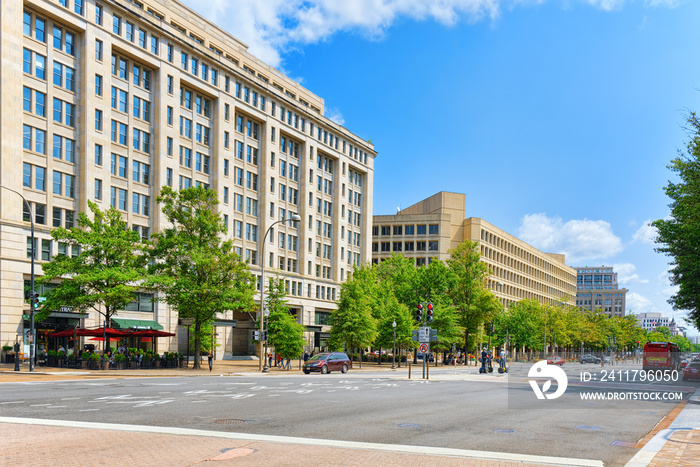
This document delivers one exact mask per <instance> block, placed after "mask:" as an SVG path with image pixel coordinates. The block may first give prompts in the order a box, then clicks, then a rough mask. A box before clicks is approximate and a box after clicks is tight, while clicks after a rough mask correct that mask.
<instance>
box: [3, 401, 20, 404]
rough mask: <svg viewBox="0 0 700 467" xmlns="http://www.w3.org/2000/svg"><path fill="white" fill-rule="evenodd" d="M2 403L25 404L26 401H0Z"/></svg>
mask: <svg viewBox="0 0 700 467" xmlns="http://www.w3.org/2000/svg"><path fill="white" fill-rule="evenodd" d="M0 404H24V401H7V402H0Z"/></svg>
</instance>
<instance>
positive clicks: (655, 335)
mask: <svg viewBox="0 0 700 467" xmlns="http://www.w3.org/2000/svg"><path fill="white" fill-rule="evenodd" d="M647 340H648V341H649V342H666V337H665V336H664V335H663V334H661V333H660V332H657V331H651V332H649V333H647Z"/></svg>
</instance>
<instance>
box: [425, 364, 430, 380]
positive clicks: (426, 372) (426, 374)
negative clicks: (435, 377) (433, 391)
mask: <svg viewBox="0 0 700 467" xmlns="http://www.w3.org/2000/svg"><path fill="white" fill-rule="evenodd" d="M425 379H430V365H425Z"/></svg>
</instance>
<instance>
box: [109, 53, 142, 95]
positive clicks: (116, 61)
mask: <svg viewBox="0 0 700 467" xmlns="http://www.w3.org/2000/svg"><path fill="white" fill-rule="evenodd" d="M129 63H130V61H129V60H128V59H126V58H124V57H121V56H119V55H117V54H112V75H114V76H117V77H119V78H121V79H123V80H126V81H129V72H130V70H129ZM131 77H132V80H131V82H132V83H133V84H134V85H135V86H138V87H140V88H143V89H145V90H146V91H150V90H151V70H149V69H148V68H146V67H144V66H143V65H140V64H138V63H136V62H132V63H131Z"/></svg>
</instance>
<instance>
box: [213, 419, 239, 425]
mask: <svg viewBox="0 0 700 467" xmlns="http://www.w3.org/2000/svg"><path fill="white" fill-rule="evenodd" d="M243 422H245V420H241V419H240V418H223V419H221V420H214V423H218V424H219V425H234V424H236V423H243Z"/></svg>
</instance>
